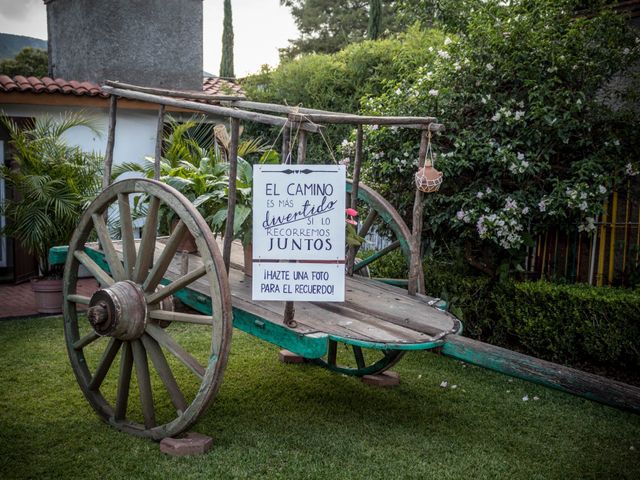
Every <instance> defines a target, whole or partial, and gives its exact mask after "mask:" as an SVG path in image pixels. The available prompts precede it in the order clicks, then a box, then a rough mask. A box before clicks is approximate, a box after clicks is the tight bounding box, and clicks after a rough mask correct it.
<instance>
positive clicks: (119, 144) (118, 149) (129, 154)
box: [0, 104, 158, 164]
mask: <svg viewBox="0 0 640 480" xmlns="http://www.w3.org/2000/svg"><path fill="white" fill-rule="evenodd" d="M0 112H4V114H5V115H7V116H9V117H38V116H42V115H51V116H57V117H60V116H62V115H64V113H65V112H84V114H85V115H86V116H87V117H91V118H93V119H95V121H96V124H97V126H98V129H99V131H100V135H96V134H95V133H94V132H92V131H91V130H89V129H88V128H84V127H76V128H73V129H71V130H69V132H67V135H66V137H67V140H68V142H69V143H70V144H71V145H78V146H79V147H81V148H82V149H83V150H85V151H89V152H98V153H100V154H102V155H104V152H105V149H106V146H107V126H108V108H96V107H84V108H79V107H59V106H48V105H9V104H5V105H2V104H0ZM157 118H158V117H157V112H155V111H154V110H149V111H146V110H128V109H122V108H121V109H119V110H118V116H117V119H116V136H115V145H114V151H113V162H114V164H120V163H123V162H137V163H142V162H143V160H144V157H145V156H153V155H154V151H155V142H156V126H157Z"/></svg>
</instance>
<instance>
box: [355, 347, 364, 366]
mask: <svg viewBox="0 0 640 480" xmlns="http://www.w3.org/2000/svg"><path fill="white" fill-rule="evenodd" d="M353 355H354V356H355V357H356V365H358V368H360V369H362V368H365V366H366V364H365V363H364V354H363V353H362V348H360V347H358V346H357V345H354V346H353Z"/></svg>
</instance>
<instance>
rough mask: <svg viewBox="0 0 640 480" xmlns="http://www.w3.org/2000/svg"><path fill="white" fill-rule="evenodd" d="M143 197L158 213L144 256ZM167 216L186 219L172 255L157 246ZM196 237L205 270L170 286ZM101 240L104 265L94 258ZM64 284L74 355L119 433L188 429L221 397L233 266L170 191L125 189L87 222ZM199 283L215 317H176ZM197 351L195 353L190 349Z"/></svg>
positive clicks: (138, 184)
mask: <svg viewBox="0 0 640 480" xmlns="http://www.w3.org/2000/svg"><path fill="white" fill-rule="evenodd" d="M140 194H142V195H145V196H146V197H147V198H148V199H149V208H148V213H147V217H146V222H145V225H144V228H143V231H142V236H141V239H140V241H139V247H138V248H136V243H137V242H135V241H134V237H133V225H132V217H131V212H130V203H129V201H130V199H131V198H133V197H134V196H136V195H140ZM161 208H162V209H163V210H164V209H169V210H171V211H173V213H174V214H175V216H176V217H177V218H178V219H179V222H178V224H177V226H176V228H175V229H174V231H173V233H172V234H171V236H170V237H169V238H168V240H167V241H166V243H165V247H164V250H162V253H160V249H159V248H157V245H156V243H157V242H156V235H157V228H158V216H159V211H160V209H161ZM116 210H117V211H118V212H119V217H120V225H121V228H120V230H121V238H122V241H121V242H114V241H112V239H111V238H110V235H109V230H108V227H107V225H106V222H105V216H106V215H105V214H106V213H107V212H111V213H113V212H114V211H116ZM94 232H95V236H94V235H93V233H94ZM187 232H189V233H191V234H192V235H193V236H194V237H195V241H196V244H197V246H198V250H199V254H200V258H201V260H202V261H201V262H199V261H198V262H195V261H192V262H191V263H192V264H193V265H192V266H191V267H188V266H185V263H184V262H182V263H181V265H182V268H183V270H182V272H181V273H178V274H175V273H174V274H172V275H173V277H172V281H171V282H170V283H168V280H167V278H168V277H170V276H171V275H169V273H168V269H169V266H170V264H171V263H172V262H173V264H174V266H175V265H176V264H180V258H181V256H182V255H183V254H181V253H177V250H178V248H179V244H180V242H181V240H182V239H183V238H184V236H185V235H186V234H187ZM95 238H97V239H98V241H99V243H100V250H101V251H102V255H103V256H104V257H102V255H95V254H92V252H91V250H89V249H87V250H85V245H86V242H87V241H88V240H92V239H95ZM120 256H121V257H122V259H123V260H122V261H121V260H120V258H121V257H120ZM80 265H83V266H84V267H85V268H86V269H87V270H88V271H89V272H90V273H91V274H92V275H93V276H94V277H95V279H96V280H97V281H98V282H99V284H100V287H101V289H100V290H98V291H97V292H96V293H95V294H94V295H93V296H92V297H91V298H89V297H86V296H82V295H79V294H78V293H77V282H78V269H79V267H80ZM172 271H173V272H175V271H176V269H175V268H173V269H172ZM178 271H180V270H179V269H178ZM64 275H65V276H64V298H65V304H64V320H65V326H64V327H65V337H66V343H67V350H68V353H69V358H70V359H71V366H72V368H73V371H74V373H75V375H76V378H77V380H78V383H79V384H80V388H81V389H82V392H83V393H84V395H85V397H86V398H87V400H88V401H89V403H90V404H91V406H92V407H93V409H94V410H95V411H96V412H97V413H98V415H99V416H100V417H101V418H102V419H103V420H105V421H106V422H107V423H109V424H111V425H113V426H114V427H116V428H118V429H119V430H122V431H125V432H127V433H131V434H134V435H138V436H142V437H149V438H152V439H156V440H157V439H161V438H164V437H167V436H174V435H177V434H179V433H181V432H184V431H185V430H186V429H188V428H189V427H190V426H191V425H192V424H193V423H194V422H195V421H196V420H197V419H198V417H199V416H200V415H201V414H202V413H203V412H204V411H205V410H206V408H207V407H208V405H209V404H210V402H211V400H212V399H213V398H214V397H215V395H216V392H217V390H218V388H219V386H220V383H221V381H222V376H223V373H224V369H225V366H226V363H227V357H228V355H229V347H230V341H231V332H232V309H231V296H230V291H229V286H228V281H227V276H226V273H225V268H224V263H223V261H222V257H221V255H220V253H219V251H218V248H217V246H216V243H215V241H214V239H213V235H212V234H211V231H210V230H209V227H208V226H207V224H206V223H205V221H204V219H203V218H202V216H201V215H200V214H199V213H198V212H197V211H196V209H195V208H194V207H193V206H192V205H191V204H190V203H189V201H188V200H187V199H186V198H185V197H184V196H183V195H181V194H180V193H179V192H177V191H176V190H175V189H173V188H172V187H169V186H168V185H165V184H163V183H160V182H157V181H153V180H146V179H131V180H124V181H121V182H118V183H115V184H113V185H111V186H110V187H108V188H107V189H106V190H105V191H104V192H102V193H101V194H100V195H99V196H98V197H97V198H96V199H95V201H94V202H93V203H91V205H90V206H89V208H88V209H87V210H86V212H85V213H84V214H83V216H82V217H81V218H80V222H79V225H78V228H77V229H76V231H75V233H74V235H73V237H72V239H71V243H70V245H69V254H68V256H67V261H66V265H65V274H64ZM199 279H201V280H199ZM196 281H200V282H206V283H207V284H208V287H209V290H210V298H211V308H212V314H211V315H196V314H193V313H180V312H174V311H173V302H172V295H173V294H175V293H176V292H178V291H180V290H182V289H184V288H185V287H189V285H191V284H192V283H193V282H196ZM82 305H86V306H88V307H89V308H88V311H87V315H86V319H85V315H84V314H82V312H79V311H78V310H79V309H78V307H79V306H82ZM187 342H188V344H189V349H187V348H186V347H184V346H183V345H184V344H185V343H187ZM149 360H150V362H149ZM133 372H135V377H134V375H133ZM134 379H135V383H134V381H133V380H134ZM135 384H137V386H135Z"/></svg>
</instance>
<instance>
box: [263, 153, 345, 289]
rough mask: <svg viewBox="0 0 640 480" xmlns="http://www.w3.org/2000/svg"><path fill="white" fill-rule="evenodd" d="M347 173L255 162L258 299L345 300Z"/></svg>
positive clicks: (340, 169) (330, 168) (339, 169)
mask: <svg viewBox="0 0 640 480" xmlns="http://www.w3.org/2000/svg"><path fill="white" fill-rule="evenodd" d="M345 177H346V172H345V167H344V166H341V165H256V166H254V176H253V258H254V260H256V262H255V263H254V274H253V298H254V299H255V300H320V301H343V300H344V278H343V277H344V256H345V215H344V209H345ZM274 260H287V261H290V262H291V261H294V260H302V261H304V262H303V263H287V262H279V263H278V262H274ZM316 262H317V263H316ZM334 262H336V263H334ZM284 272H287V274H286V275H285V273H284Z"/></svg>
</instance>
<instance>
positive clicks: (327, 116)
mask: <svg viewBox="0 0 640 480" xmlns="http://www.w3.org/2000/svg"><path fill="white" fill-rule="evenodd" d="M289 118H290V119H291V120H292V121H294V122H300V123H304V122H309V121H311V122H315V123H337V124H344V123H347V124H351V125H397V126H400V125H411V124H417V125H421V126H422V127H421V128H428V125H429V124H430V123H435V122H436V121H437V119H436V118H435V117H376V116H371V117H369V116H362V115H351V114H347V113H306V114H305V113H290V114H289Z"/></svg>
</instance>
